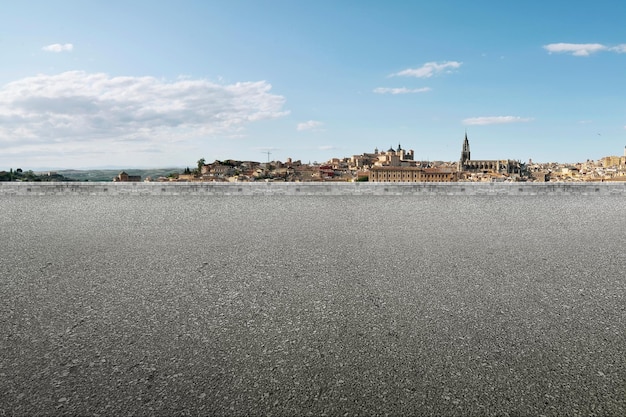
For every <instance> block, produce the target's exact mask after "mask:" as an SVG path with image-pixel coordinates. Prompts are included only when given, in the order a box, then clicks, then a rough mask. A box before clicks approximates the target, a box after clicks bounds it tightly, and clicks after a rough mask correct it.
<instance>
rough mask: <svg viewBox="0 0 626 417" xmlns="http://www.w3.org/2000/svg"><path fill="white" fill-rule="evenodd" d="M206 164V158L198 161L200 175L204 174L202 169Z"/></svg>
mask: <svg viewBox="0 0 626 417" xmlns="http://www.w3.org/2000/svg"><path fill="white" fill-rule="evenodd" d="M205 162H206V161H205V160H204V158H200V159H198V174H199V173H201V172H202V167H203V166H204V163H205Z"/></svg>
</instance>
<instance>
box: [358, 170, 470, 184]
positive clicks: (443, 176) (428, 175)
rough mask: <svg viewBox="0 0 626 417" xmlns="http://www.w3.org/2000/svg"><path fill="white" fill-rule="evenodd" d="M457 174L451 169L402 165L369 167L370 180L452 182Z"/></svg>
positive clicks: (456, 179)
mask: <svg viewBox="0 0 626 417" xmlns="http://www.w3.org/2000/svg"><path fill="white" fill-rule="evenodd" d="M458 180H459V174H458V172H456V171H453V170H449V169H448V170H445V169H438V168H419V167H402V166H375V167H372V169H370V172H369V181H372V182H454V181H458Z"/></svg>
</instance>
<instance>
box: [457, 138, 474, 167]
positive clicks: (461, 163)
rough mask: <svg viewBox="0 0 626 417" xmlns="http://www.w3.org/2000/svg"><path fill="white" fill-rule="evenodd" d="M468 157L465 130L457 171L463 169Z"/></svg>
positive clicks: (468, 148)
mask: <svg viewBox="0 0 626 417" xmlns="http://www.w3.org/2000/svg"><path fill="white" fill-rule="evenodd" d="M470 159H471V158H470V147H469V141H468V140H467V131H466V132H465V140H464V141H463V150H462V151H461V160H460V161H459V169H458V170H459V171H463V168H464V167H465V164H466V162H467V161H469V160H470Z"/></svg>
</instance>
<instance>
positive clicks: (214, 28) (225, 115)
mask: <svg viewBox="0 0 626 417" xmlns="http://www.w3.org/2000/svg"><path fill="white" fill-rule="evenodd" d="M625 17H626V2H623V1H602V0H600V1H594V2H591V1H581V2H569V1H560V0H558V1H557V0H554V1H534V0H529V1H525V2H502V1H480V0H477V1H446V0H441V1H412V2H408V1H367V0H363V1H353V0H333V1H326V0H316V1H304V0H289V1H261V0H250V1H244V0H228V1H226V0H220V1H176V2H175V1H140V0H135V1H126V0H125V1H118V0H107V1H87V0H81V1H63V0H59V1H55V2H51V1H24V2H9V3H8V4H5V5H3V6H2V13H0V57H1V61H2V65H1V66H0V169H8V168H16V167H21V168H23V169H34V170H36V169H42V168H95V167H125V168H133V167H166V166H167V167H170V166H177V167H185V166H194V165H195V164H196V161H197V160H198V159H199V158H202V157H203V158H205V159H206V160H207V161H209V162H210V161H213V160H216V159H220V160H221V159H229V158H230V159H240V160H257V161H265V160H267V157H268V155H267V152H270V158H271V159H272V160H275V159H277V160H283V161H284V160H286V159H287V158H288V157H291V158H292V159H294V160H297V159H300V160H302V161H303V162H313V161H318V162H322V161H326V160H328V159H329V158H332V157H346V156H351V155H355V154H361V153H363V152H372V151H373V150H374V148H376V147H378V148H379V149H387V148H389V147H390V146H394V147H396V146H397V145H398V144H401V145H402V147H403V148H406V149H414V150H415V153H416V158H417V159H423V160H446V161H451V160H457V159H458V158H459V156H460V152H461V145H462V141H463V137H464V134H465V131H467V134H468V137H469V140H470V145H471V151H472V157H473V158H475V159H496V158H498V159H500V158H502V159H505V158H507V159H518V160H522V161H527V160H528V159H530V158H532V159H533V161H538V162H548V161H558V162H577V161H585V160H587V159H594V160H595V159H599V158H601V157H603V156H607V155H622V154H623V152H624V146H625V145H626V24H624V18H625Z"/></svg>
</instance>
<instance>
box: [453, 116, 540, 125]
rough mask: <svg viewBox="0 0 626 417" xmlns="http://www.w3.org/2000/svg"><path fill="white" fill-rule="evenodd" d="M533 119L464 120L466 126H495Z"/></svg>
mask: <svg viewBox="0 0 626 417" xmlns="http://www.w3.org/2000/svg"><path fill="white" fill-rule="evenodd" d="M531 120H533V119H531V118H526V117H519V116H488V117H470V118H468V119H465V120H463V124H466V125H495V124H504V123H519V122H530V121H531Z"/></svg>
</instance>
